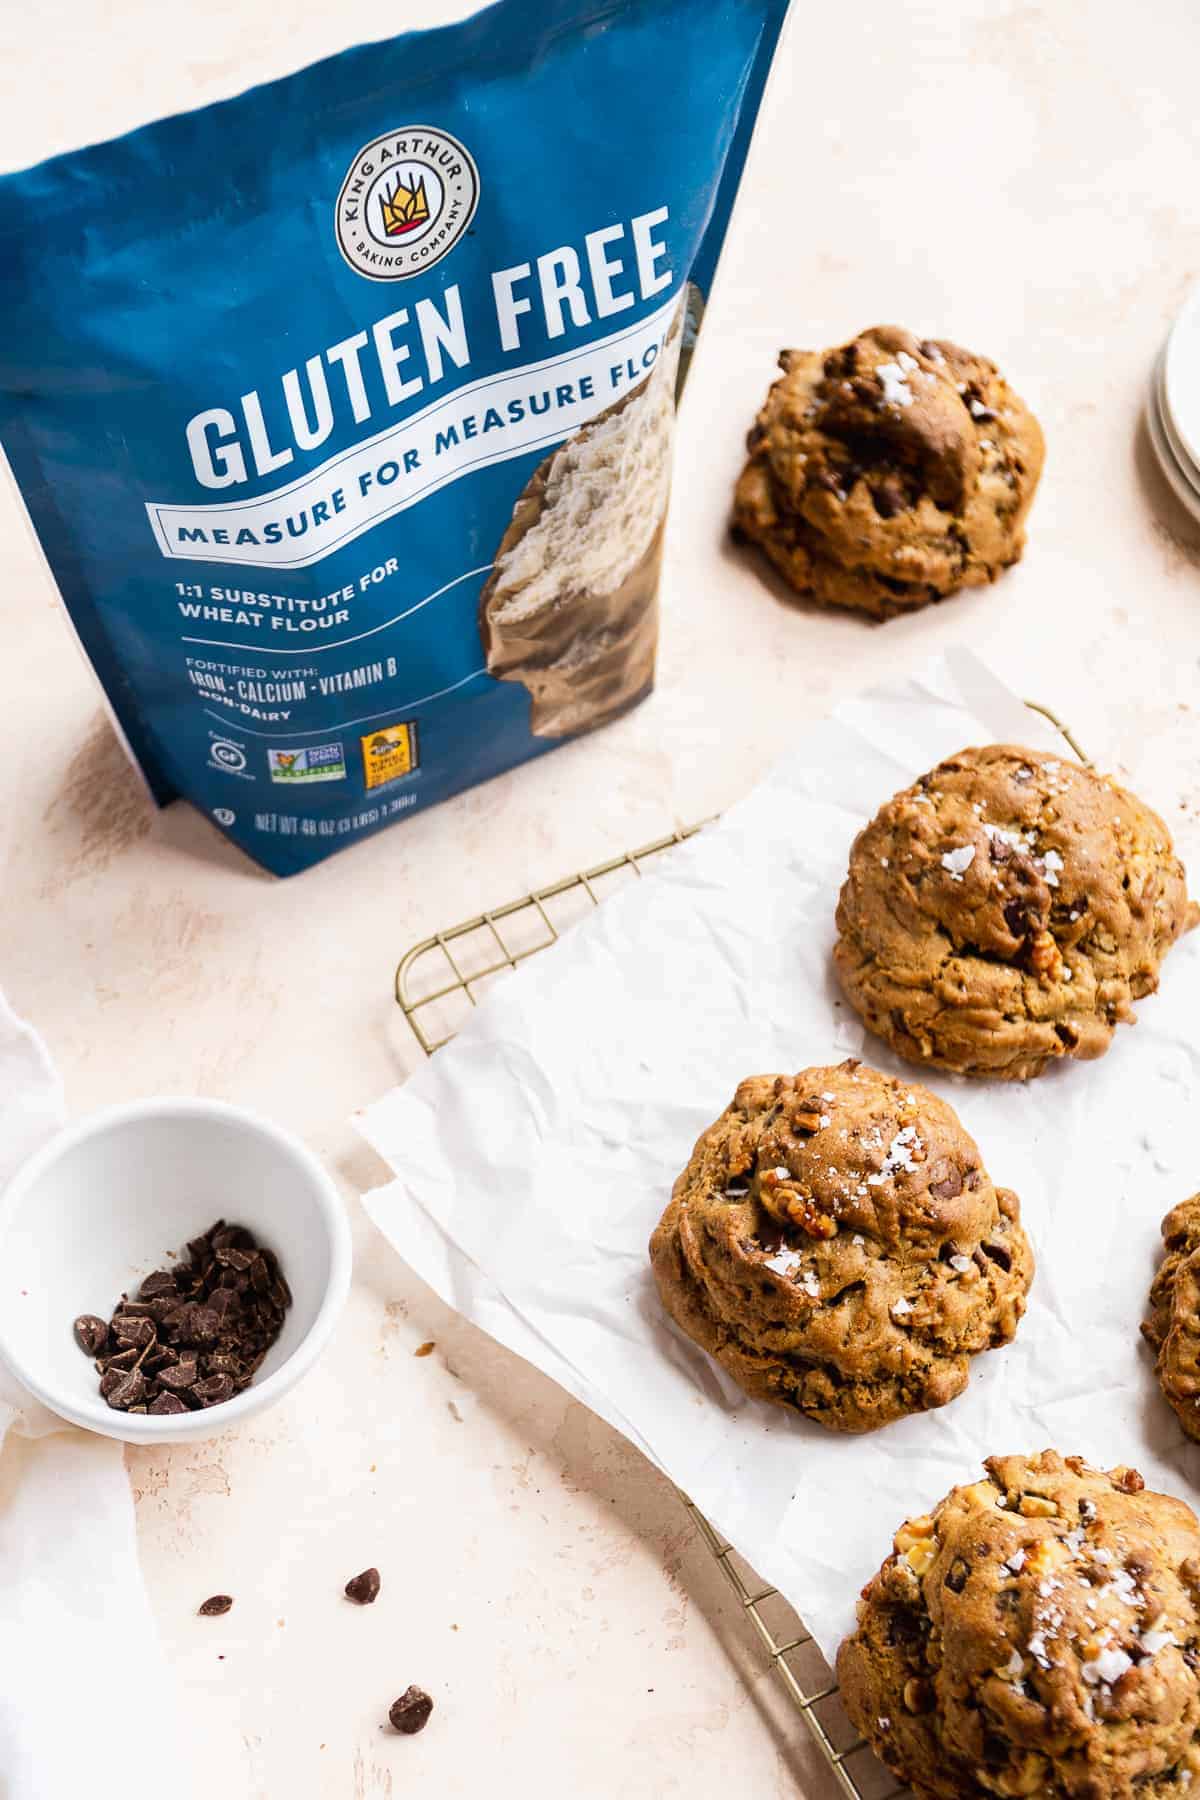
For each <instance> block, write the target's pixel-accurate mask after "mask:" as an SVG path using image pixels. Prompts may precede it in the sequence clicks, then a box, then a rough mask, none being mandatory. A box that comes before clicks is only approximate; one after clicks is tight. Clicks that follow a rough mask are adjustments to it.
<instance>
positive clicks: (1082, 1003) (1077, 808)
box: [834, 744, 1198, 1080]
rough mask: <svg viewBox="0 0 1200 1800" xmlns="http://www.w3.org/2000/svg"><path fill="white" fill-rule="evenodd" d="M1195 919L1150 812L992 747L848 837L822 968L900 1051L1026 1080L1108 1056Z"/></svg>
mask: <svg viewBox="0 0 1200 1800" xmlns="http://www.w3.org/2000/svg"><path fill="white" fill-rule="evenodd" d="M1197 916H1198V914H1197V908H1196V907H1195V906H1194V905H1193V904H1192V903H1191V902H1189V900H1188V897H1187V888H1186V885H1185V876H1184V870H1183V865H1182V863H1181V862H1180V861H1179V858H1178V857H1177V856H1176V855H1175V852H1174V850H1173V849H1172V846H1171V834H1170V832H1169V831H1168V830H1167V828H1166V826H1165V825H1164V824H1163V822H1162V820H1161V819H1160V818H1159V817H1158V815H1157V813H1153V812H1151V811H1150V808H1149V807H1148V806H1144V805H1143V804H1142V802H1141V801H1140V800H1138V799H1137V798H1136V797H1135V796H1134V795H1133V794H1130V793H1128V792H1127V791H1126V790H1125V789H1124V788H1121V787H1118V786H1117V784H1116V782H1114V781H1111V780H1109V778H1108V777H1107V776H1103V775H1097V774H1095V773H1094V772H1093V771H1092V770H1091V769H1087V768H1083V767H1081V765H1080V764H1078V763H1074V762H1071V761H1068V760H1065V759H1064V758H1062V757H1058V756H1047V755H1045V754H1043V753H1041V752H1038V751H1033V750H1022V749H1020V748H1018V747H1016V746H1013V745H1010V744H991V745H988V746H987V747H986V748H984V749H974V750H963V751H962V752H960V754H959V755H958V756H952V757H949V758H948V759H947V760H946V761H945V762H943V763H939V764H938V766H937V768H936V769H933V770H931V771H930V773H929V774H928V775H923V776H922V777H921V779H920V780H919V781H917V782H915V783H914V784H913V786H912V787H909V788H905V789H904V791H903V792H902V793H899V794H896V795H895V796H894V797H893V798H892V799H891V800H889V801H888V802H887V805H886V806H883V807H881V808H880V810H879V812H878V813H877V814H876V815H875V817H874V819H873V820H872V821H871V823H870V824H869V825H868V826H867V828H866V829H865V831H862V832H860V833H859V835H858V837H857V838H856V839H855V842H854V847H853V849H852V850H851V852H850V870H849V874H848V876H847V878H846V882H845V885H844V886H843V888H842V892H841V898H840V900H839V901H838V908H837V928H838V941H837V946H836V949H835V951H834V958H835V961H836V964H837V970H838V974H839V976H840V978H841V983H842V987H843V989H844V990H845V993H846V995H847V998H848V999H849V1000H850V1003H851V1005H852V1006H853V1007H854V1008H855V1010H856V1011H857V1012H858V1013H859V1014H860V1015H861V1017H862V1019H863V1020H864V1022H865V1023H866V1024H867V1025H868V1026H869V1027H870V1029H871V1030H872V1031H874V1032H877V1033H878V1035H879V1036H880V1037H881V1038H883V1039H885V1040H886V1042H887V1043H889V1044H890V1045H891V1046H892V1048H893V1049H894V1050H896V1051H898V1052H899V1053H900V1055H902V1056H905V1057H908V1058H909V1059H910V1060H911V1061H913V1062H919V1063H927V1064H929V1065H930V1066H932V1067H934V1068H940V1069H953V1070H956V1071H957V1072H959V1073H961V1074H966V1075H980V1076H992V1077H996V1078H1002V1079H1006V1080H1026V1079H1028V1078H1029V1077H1031V1076H1034V1075H1040V1074H1041V1073H1042V1071H1043V1070H1044V1069H1046V1068H1048V1067H1049V1065H1050V1064H1051V1063H1052V1062H1055V1061H1057V1059H1058V1058H1059V1057H1062V1056H1077V1057H1085V1058H1087V1057H1097V1056H1102V1055H1103V1054H1104V1052H1105V1051H1106V1050H1107V1049H1108V1046H1109V1043H1110V1041H1111V1039H1112V1035H1113V1032H1114V1030H1115V1028H1116V1026H1117V1025H1118V1024H1120V1023H1122V1022H1124V1023H1132V1020H1133V1002H1134V1001H1135V1000H1140V999H1141V998H1142V997H1143V996H1144V995H1146V994H1151V993H1153V992H1154V990H1155V988H1156V987H1157V986H1158V970H1159V964H1160V963H1161V961H1162V959H1163V957H1164V956H1165V955H1166V952H1167V951H1168V950H1169V949H1170V947H1171V945H1172V944H1173V943H1174V942H1175V940H1176V938H1177V937H1179V936H1180V934H1181V933H1182V932H1184V931H1187V930H1189V929H1190V928H1191V926H1193V925H1194V924H1195V923H1196V919H1197Z"/></svg>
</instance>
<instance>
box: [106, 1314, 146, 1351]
mask: <svg viewBox="0 0 1200 1800" xmlns="http://www.w3.org/2000/svg"><path fill="white" fill-rule="evenodd" d="M112 1331H113V1336H114V1337H115V1338H116V1340H117V1342H118V1343H119V1344H136V1345H137V1346H138V1348H139V1349H140V1348H141V1347H142V1345H143V1344H152V1343H153V1342H154V1321H153V1319H137V1318H133V1317H131V1316H130V1314H129V1313H127V1312H124V1311H122V1312H119V1313H114V1315H113V1322H112Z"/></svg>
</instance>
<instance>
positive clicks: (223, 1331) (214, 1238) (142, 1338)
mask: <svg viewBox="0 0 1200 1800" xmlns="http://www.w3.org/2000/svg"><path fill="white" fill-rule="evenodd" d="M138 1295H139V1298H138V1299H136V1300H131V1299H130V1298H129V1296H128V1295H127V1294H122V1296H121V1298H120V1300H119V1301H118V1303H117V1305H116V1307H115V1308H114V1310H113V1316H112V1319H111V1321H110V1323H109V1324H108V1325H106V1324H105V1323H104V1321H103V1319H100V1318H97V1317H96V1315H95V1314H93V1313H84V1314H82V1315H81V1316H80V1317H79V1318H78V1319H77V1320H76V1321H75V1328H74V1329H75V1338H76V1341H77V1342H78V1344H79V1346H80V1348H81V1349H82V1350H83V1351H84V1352H85V1353H86V1354H87V1355H89V1356H92V1357H93V1358H94V1359H95V1363H96V1370H97V1372H98V1374H99V1375H100V1392H101V1394H102V1396H103V1397H104V1399H105V1400H107V1401H108V1403H109V1405H110V1406H113V1407H116V1408H117V1409H119V1410H121V1411H126V1412H139V1413H142V1412H145V1413H152V1414H154V1415H155V1417H161V1416H165V1415H169V1414H177V1413H183V1412H194V1411H196V1410H197V1409H198V1408H200V1407H210V1406H221V1405H223V1404H224V1403H225V1401H227V1400H230V1399H232V1398H233V1396H234V1395H235V1394H239V1393H241V1391H242V1389H243V1388H245V1387H248V1386H249V1384H250V1382H251V1380H252V1379H253V1377H254V1374H255V1371H256V1370H257V1369H258V1367H259V1365H260V1364H261V1363H262V1361H263V1358H264V1357H265V1356H266V1354H267V1352H268V1351H269V1350H270V1348H271V1346H272V1344H273V1343H274V1342H275V1340H276V1338H277V1337H278V1336H279V1333H280V1330H281V1328H282V1326H283V1319H284V1314H285V1312H286V1311H287V1308H288V1307H289V1306H290V1305H291V1304H292V1294H291V1289H290V1288H289V1287H288V1285H287V1282H286V1281H285V1280H284V1278H283V1275H282V1273H281V1272H280V1268H279V1261H278V1258H277V1257H276V1256H275V1254H274V1252H273V1251H271V1250H268V1249H266V1248H265V1247H261V1248H260V1246H259V1245H258V1244H257V1243H256V1242H255V1239H254V1237H253V1236H252V1234H251V1233H250V1232H249V1231H247V1230H246V1228H245V1227H244V1226H242V1225H227V1224H226V1223H225V1221H224V1220H223V1219H218V1221H217V1223H216V1224H215V1225H214V1226H213V1227H212V1228H211V1229H210V1230H209V1231H206V1232H205V1233H204V1235H203V1237H198V1238H193V1239H192V1240H191V1242H190V1243H189V1244H188V1256H187V1259H186V1260H185V1261H180V1262H179V1264H178V1267H176V1268H174V1269H156V1270H155V1271H154V1272H153V1273H152V1274H150V1275H147V1276H146V1278H145V1280H144V1281H143V1282H142V1284H141V1286H140V1287H139V1289H138ZM432 1348H433V1346H432V1345H430V1349H432Z"/></svg>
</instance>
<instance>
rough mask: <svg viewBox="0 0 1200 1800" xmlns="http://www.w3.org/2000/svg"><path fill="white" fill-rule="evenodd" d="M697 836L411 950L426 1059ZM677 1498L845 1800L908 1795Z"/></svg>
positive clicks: (795, 1625)
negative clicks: (585, 920) (615, 895)
mask: <svg viewBox="0 0 1200 1800" xmlns="http://www.w3.org/2000/svg"><path fill="white" fill-rule="evenodd" d="M1025 704H1026V706H1028V707H1029V709H1030V711H1031V712H1036V713H1040V714H1041V716H1042V717H1043V718H1044V719H1047V720H1048V721H1049V723H1050V724H1051V725H1053V727H1054V729H1055V730H1056V731H1057V732H1058V733H1059V735H1060V736H1061V737H1062V739H1063V740H1064V742H1065V743H1066V744H1067V745H1068V746H1069V747H1070V749H1071V751H1072V753H1073V754H1074V755H1075V756H1076V757H1078V759H1079V761H1080V762H1081V763H1083V764H1084V765H1085V766H1086V767H1088V768H1090V767H1091V766H1092V765H1091V759H1090V758H1089V757H1088V756H1087V755H1086V754H1085V753H1084V751H1083V750H1081V749H1080V747H1079V744H1078V743H1077V742H1076V740H1075V737H1074V734H1073V733H1072V732H1071V730H1070V728H1069V727H1068V726H1066V725H1064V724H1063V722H1062V720H1061V719H1059V718H1058V717H1057V715H1056V714H1055V713H1053V712H1051V711H1050V709H1049V707H1046V706H1042V705H1040V704H1039V703H1038V702H1037V701H1035V700H1027V701H1026V702H1025ZM705 823H710V821H707V820H706V821H705ZM701 830H703V825H691V826H688V827H687V828H686V829H685V830H682V831H673V832H671V833H670V835H669V836H667V837H661V838H658V839H656V841H655V842H654V843H652V844H645V845H643V847H642V848H641V849H640V850H629V851H626V852H625V854H624V855H622V856H614V857H610V858H609V860H608V861H607V862H603V863H598V864H597V865H596V866H595V867H594V868H591V869H581V870H579V871H577V873H575V874H574V875H566V876H564V877H563V879H562V880H561V881H556V882H553V883H552V884H551V885H550V886H549V887H544V888H537V889H534V890H533V891H532V892H530V893H528V894H524V895H522V897H521V898H520V899H519V900H510V901H508V902H507V904H506V905H504V906H498V907H494V908H493V909H492V910H491V911H490V912H483V913H480V914H479V915H478V917H476V918H474V919H465V920H464V921H463V922H462V923H461V924H459V925H451V926H448V927H447V928H446V929H445V930H444V931H437V932H435V933H434V934H433V936H432V937H429V938H426V939H425V940H424V941H423V942H422V943H419V944H414V945H413V947H412V949H411V950H409V951H408V952H407V953H406V954H405V955H404V956H403V957H402V959H401V961H400V964H399V966H398V967H397V969H396V983H395V987H396V1003H397V1005H398V1006H399V1007H400V1009H401V1011H402V1012H403V1014H404V1016H405V1018H406V1019H407V1021H408V1023H409V1025H410V1027H411V1028H412V1031H413V1035H414V1036H415V1037H416V1040H417V1042H418V1043H419V1044H420V1046H421V1049H422V1050H423V1051H424V1052H425V1054H426V1056H432V1055H433V1053H434V1051H435V1050H440V1049H441V1048H442V1045H443V1044H448V1043H449V1042H450V1039H451V1038H452V1037H454V1035H455V1034H456V1032H457V1031H458V1029H459V1027H460V1026H461V1025H462V1024H463V1022H464V1020H465V1019H466V1018H468V1017H469V1015H470V1012H471V1009H472V1008H473V1007H475V1006H477V1005H478V1004H479V1000H480V998H481V996H482V994H483V992H484V991H485V990H486V988H487V987H488V986H489V985H490V984H491V983H492V982H494V981H495V980H497V979H499V978H502V977H503V976H504V975H506V974H508V973H510V972H511V971H512V970H513V969H516V968H519V967H520V965H521V964H522V963H523V962H526V961H528V959H529V958H530V957H531V956H536V955H537V954H538V953H539V952H540V951H542V950H547V949H549V947H550V945H551V944H553V943H556V942H557V941H558V939H559V938H560V937H561V936H562V933H563V932H564V931H565V930H567V929H568V928H569V927H570V926H571V925H572V924H574V923H575V921H576V920H577V919H579V918H582V917H586V915H587V914H588V913H590V912H591V911H592V910H593V909H594V908H595V907H597V906H599V905H600V904H601V903H602V901H603V900H604V899H605V898H606V896H607V895H608V894H609V893H610V892H612V891H613V889H614V888H616V887H621V886H627V885H628V883H629V882H630V881H632V880H635V879H637V878H639V877H640V876H641V874H642V865H643V864H644V863H647V862H652V861H653V860H654V859H655V858H656V857H659V856H662V855H663V854H664V853H666V852H668V851H670V850H673V849H674V848H675V846H676V845H677V844H682V843H684V842H686V840H687V839H688V838H690V837H694V836H695V835H696V833H697V832H698V831H701ZM447 971H449V973H448V974H447ZM676 1492H677V1493H678V1494H679V1498H680V1500H681V1501H682V1503H683V1505H684V1506H685V1507H686V1508H687V1510H688V1512H689V1514H690V1515H691V1517H692V1519H693V1520H694V1522H695V1524H696V1528H697V1530H698V1532H699V1534H700V1537H701V1539H702V1540H703V1542H704V1543H705V1545H706V1546H707V1548H708V1550H709V1551H710V1553H711V1554H712V1556H713V1557H714V1559H715V1560H716V1563H717V1566H718V1568H719V1569H720V1570H721V1573H722V1574H723V1575H724V1577H725V1579H726V1581H728V1582H729V1584H730V1586H731V1587H732V1589H733V1591H734V1593H735V1594H736V1595H737V1598H738V1603H739V1605H740V1606H741V1608H742V1610H743V1611H744V1612H745V1614H746V1617H747V1618H748V1619H749V1620H750V1623H751V1625H752V1626H753V1628H754V1630H755V1632H756V1633H757V1636H758V1638H759V1641H760V1642H761V1644H762V1646H763V1648H764V1650H765V1651H766V1653H767V1656H768V1657H769V1659H770V1664H771V1667H772V1669H773V1671H774V1673H775V1675H776V1677H777V1679H778V1680H779V1682H780V1683H781V1685H782V1687H783V1689H784V1692H785V1693H786V1694H787V1697H788V1699H789V1700H790V1701H791V1703H792V1705H793V1706H794V1707H795V1708H796V1710H797V1711H798V1712H799V1714H800V1716H801V1718H802V1719H803V1720H804V1722H805V1724H806V1725H807V1727H808V1729H809V1731H810V1732H811V1733H812V1736H813V1738H814V1740H815V1742H816V1744H817V1746H818V1748H819V1749H820V1751H821V1752H822V1754H823V1755H824V1757H825V1760H826V1762H827V1763H828V1764H829V1766H830V1769H831V1770H832V1772H833V1774H834V1776H835V1778H836V1780H837V1782H838V1784H839V1786H840V1788H841V1790H842V1792H843V1793H844V1794H845V1795H846V1796H848V1800H897V1797H898V1796H900V1795H901V1794H903V1792H904V1790H903V1789H902V1788H900V1787H898V1786H897V1785H896V1782H895V1779H894V1777H893V1776H891V1775H890V1774H889V1773H888V1771H887V1770H886V1769H885V1768H884V1767H883V1765H882V1764H881V1763H880V1762H879V1761H878V1760H877V1759H876V1757H875V1756H874V1754H873V1752H872V1751H871V1750H870V1748H869V1747H868V1745H867V1744H865V1743H864V1742H863V1740H862V1738H860V1737H859V1736H858V1735H857V1733H856V1732H855V1731H854V1729H853V1727H852V1726H851V1725H850V1723H849V1721H848V1720H847V1718H846V1715H845V1713H844V1712H843V1711H842V1708H841V1704H840V1702H839V1700H838V1691H837V1684H836V1682H835V1681H834V1679H833V1675H832V1671H831V1670H830V1668H829V1665H828V1664H827V1663H826V1662H825V1659H824V1658H823V1657H822V1655H821V1654H820V1652H819V1650H818V1649H817V1646H816V1643H815V1640H814V1639H813V1637H812V1635H811V1633H810V1632H808V1631H806V1630H805V1628H804V1625H803V1624H802V1622H801V1620H800V1617H799V1614H798V1613H797V1612H796V1611H795V1609H794V1608H793V1607H792V1605H791V1603H790V1602H789V1601H787V1600H786V1599H785V1598H784V1596H783V1595H782V1594H780V1592H779V1590H778V1589H777V1588H773V1587H771V1586H769V1585H768V1584H767V1583H765V1582H763V1581H760V1580H759V1579H758V1577H757V1576H756V1575H755V1574H754V1572H753V1570H752V1569H751V1568H750V1567H749V1565H748V1564H747V1563H746V1562H745V1560H744V1559H743V1558H742V1557H741V1556H740V1555H739V1554H738V1552H737V1550H736V1549H735V1548H734V1546H733V1545H732V1544H731V1543H730V1542H729V1540H728V1539H727V1538H725V1537H723V1536H722V1535H721V1533H720V1532H719V1531H717V1530H716V1529H715V1528H714V1526H713V1525H712V1524H710V1522H709V1520H708V1519H706V1518H705V1516H704V1514H703V1513H702V1512H701V1511H700V1509H699V1507H698V1506H696V1504H695V1502H694V1501H692V1500H689V1499H688V1497H687V1495H686V1494H685V1493H683V1492H682V1490H681V1489H678V1488H677V1489H676Z"/></svg>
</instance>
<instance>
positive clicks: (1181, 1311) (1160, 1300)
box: [1142, 1194, 1200, 1439]
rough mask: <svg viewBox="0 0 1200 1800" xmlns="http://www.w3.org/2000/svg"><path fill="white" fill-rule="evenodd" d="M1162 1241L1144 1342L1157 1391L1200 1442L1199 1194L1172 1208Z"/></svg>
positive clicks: (1152, 1287)
mask: <svg viewBox="0 0 1200 1800" xmlns="http://www.w3.org/2000/svg"><path fill="white" fill-rule="evenodd" d="M1162 1235H1163V1244H1164V1245H1165V1247H1166V1253H1165V1255H1164V1256H1163V1260H1162V1262H1161V1264H1160V1265H1159V1269H1158V1273H1157V1274H1156V1275H1155V1277H1154V1282H1153V1285H1152V1286H1151V1289H1150V1312H1149V1315H1148V1317H1147V1318H1146V1319H1145V1320H1144V1322H1143V1324H1142V1336H1143V1337H1144V1338H1145V1339H1146V1341H1147V1343H1148V1344H1150V1345H1151V1346H1152V1347H1153V1349H1154V1352H1155V1370H1156V1372H1157V1374H1158V1385H1159V1386H1160V1387H1161V1388H1162V1391H1163V1393H1164V1394H1165V1395H1166V1397H1167V1400H1168V1401H1169V1402H1170V1404H1171V1405H1172V1406H1173V1407H1174V1409H1175V1413H1176V1415H1177V1417H1178V1419H1179V1423H1180V1424H1181V1425H1182V1426H1183V1429H1184V1430H1185V1431H1186V1432H1187V1434H1188V1436H1189V1437H1190V1438H1197V1439H1200V1194H1193V1195H1192V1197H1191V1199H1190V1200H1182V1201H1180V1203H1179V1205H1178V1206H1173V1207H1172V1208H1171V1210H1170V1212H1169V1213H1168V1214H1167V1216H1166V1218H1165V1219H1164V1220H1163V1222H1162Z"/></svg>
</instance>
